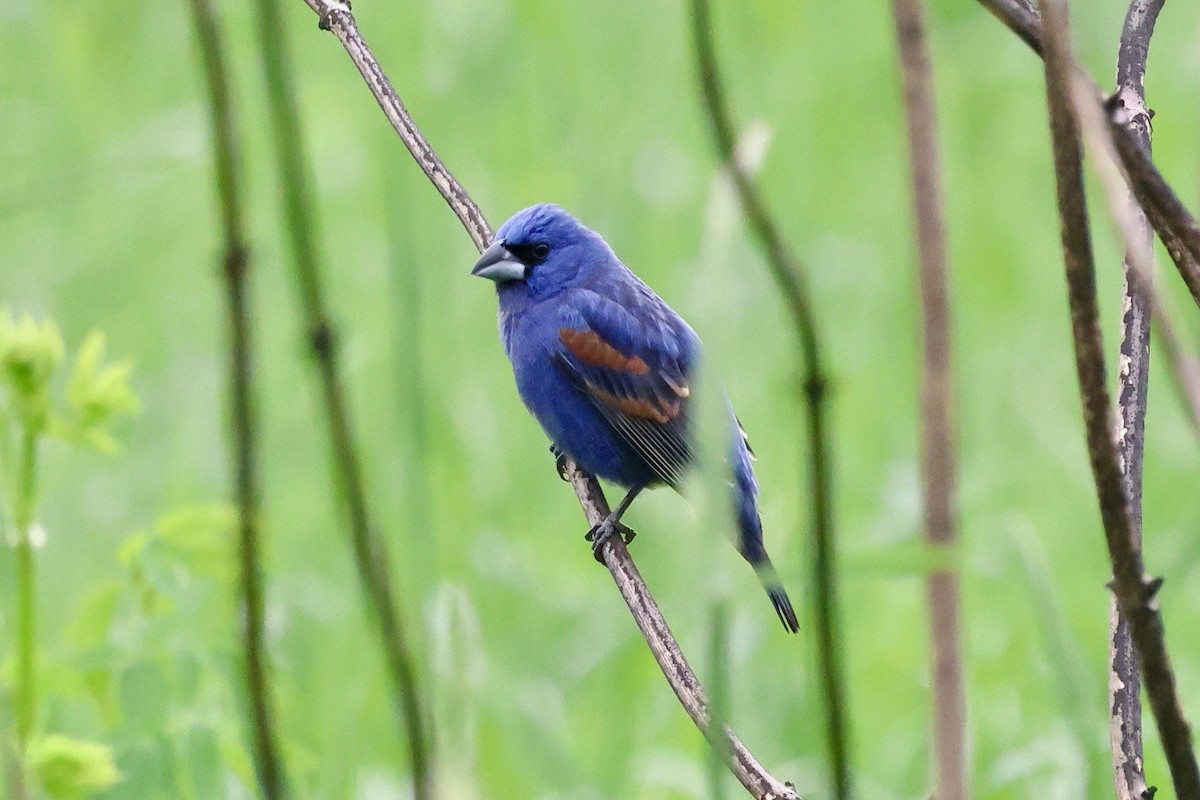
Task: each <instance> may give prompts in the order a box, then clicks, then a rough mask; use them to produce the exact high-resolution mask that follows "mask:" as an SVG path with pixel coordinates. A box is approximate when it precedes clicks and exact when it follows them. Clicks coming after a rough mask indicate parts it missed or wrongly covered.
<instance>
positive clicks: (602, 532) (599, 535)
mask: <svg viewBox="0 0 1200 800" xmlns="http://www.w3.org/2000/svg"><path fill="white" fill-rule="evenodd" d="M614 533H617V534H620V536H621V539H622V540H623V541H624V542H625V544H629V543H630V542H632V541H633V540H634V538H635V537H636V536H637V531H635V530H634V529H633V528H631V527H629V526H628V525H626V524H624V523H621V522H613V521H612V520H608V519H606V520H604V521H603V522H601V523H600V524H599V525H593V526H592V529H591V530H589V531H588V532H587V534H586V535H585V536H584V537H583V538H584V539H586V540H587V541H589V542H591V543H592V555H594V556H595V557H596V560H597V561H599V562H600V563H601V564H603V563H604V556H603V555H602V554H601V550H602V549H603V548H604V543H605V542H606V541H607V540H608V537H610V536H612V535H613V534H614Z"/></svg>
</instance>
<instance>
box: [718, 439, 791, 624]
mask: <svg viewBox="0 0 1200 800" xmlns="http://www.w3.org/2000/svg"><path fill="white" fill-rule="evenodd" d="M734 424H735V426H736V428H735V431H734V437H733V452H732V454H731V455H732V458H731V461H732V466H733V493H734V496H733V502H734V508H735V509H736V511H737V521H738V551H739V552H741V554H742V557H743V558H745V559H746V560H747V561H749V562H750V566H752V567H754V574H755V575H757V576H758V579H759V581H761V582H762V585H763V588H764V589H766V590H767V597H770V598H771V605H773V606H775V613H776V614H778V615H779V621H780V622H782V623H783V627H784V628H786V629H787V630H789V631H791V632H792V633H796V632H798V631H799V630H800V623H799V622H797V621H796V612H795V611H794V610H793V609H792V601H791V600H790V599H788V596H787V592H786V591H784V588H783V583H781V582H780V580H779V574H778V573H777V572H775V565H773V564H772V563H771V559H770V557H769V556H768V555H767V550H766V548H765V547H763V537H762V520H761V519H760V518H759V516H758V480H757V479H756V478H755V477H754V465H753V464H752V463H751V459H752V458H753V453H752V452H751V451H750V444H749V443H748V442H747V441H746V434H745V431H743V430H742V426H741V423H739V422H737V418H736V417H735V418H734Z"/></svg>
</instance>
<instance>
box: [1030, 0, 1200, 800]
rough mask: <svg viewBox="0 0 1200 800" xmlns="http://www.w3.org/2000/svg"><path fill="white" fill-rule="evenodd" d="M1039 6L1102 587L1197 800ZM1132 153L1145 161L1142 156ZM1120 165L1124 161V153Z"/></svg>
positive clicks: (1068, 127) (1079, 182) (1067, 65)
mask: <svg viewBox="0 0 1200 800" xmlns="http://www.w3.org/2000/svg"><path fill="white" fill-rule="evenodd" d="M1040 8H1041V12H1042V18H1043V20H1044V31H1043V32H1044V34H1045V39H1044V41H1045V45H1046V58H1045V75H1046V98H1047V105H1048V107H1049V113H1050V133H1051V144H1052V146H1053V153H1054V173H1055V184H1056V188H1057V193H1058V207H1059V218H1060V221H1061V226H1060V233H1061V237H1062V246H1063V258H1064V262H1065V266H1066V277H1067V300H1068V303H1069V306H1070V310H1071V334H1072V338H1073V340H1074V348H1075V367H1076V374H1077V376H1078V379H1079V391H1080V397H1081V399H1082V401H1083V420H1084V428H1085V432H1086V437H1087V446H1088V456H1089V460H1090V461H1091V466H1092V477H1093V480H1094V483H1095V487H1096V495H1097V500H1098V501H1099V505H1100V519H1101V522H1102V523H1103V526H1104V534H1105V543H1106V544H1107V546H1108V553H1109V560H1110V561H1111V563H1112V568H1113V580H1112V583H1111V584H1110V586H1111V588H1112V591H1113V594H1114V595H1115V596H1116V600H1117V603H1118V605H1119V606H1120V608H1121V612H1122V613H1123V614H1124V615H1125V616H1126V617H1127V618H1128V619H1129V630H1130V634H1131V636H1132V638H1133V644H1134V648H1135V649H1136V650H1137V654H1138V656H1139V658H1141V661H1142V679H1143V680H1144V681H1145V686H1146V695H1147V697H1148V699H1149V701H1150V706H1151V708H1152V709H1153V710H1154V717H1155V720H1156V722H1157V724H1158V732H1159V739H1160V741H1161V742H1162V745H1163V751H1164V754H1165V755H1166V758H1167V764H1168V766H1169V768H1170V770H1171V780H1172V782H1173V783H1174V784H1175V792H1176V795H1177V796H1178V797H1180V798H1189V800H1194V799H1195V798H1200V766H1198V765H1197V761H1196V754H1195V751H1194V749H1193V745H1192V733H1191V726H1190V724H1189V723H1188V720H1187V717H1186V715H1185V714H1184V711H1183V705H1182V703H1181V701H1180V698H1179V692H1178V687H1177V685H1176V682H1175V672H1174V668H1173V667H1172V665H1171V659H1170V655H1169V653H1168V651H1167V644H1166V635H1165V632H1164V629H1163V620H1162V615H1161V613H1160V612H1159V608H1158V602H1157V600H1156V597H1155V595H1156V593H1157V592H1158V589H1159V588H1160V586H1161V584H1162V581H1161V580H1151V579H1150V578H1148V577H1147V575H1146V571H1145V565H1144V563H1143V560H1142V550H1141V547H1140V546H1139V544H1138V543H1137V542H1136V541H1135V538H1134V533H1133V522H1132V520H1131V518H1130V510H1129V509H1130V502H1129V498H1128V496H1127V495H1126V492H1125V486H1124V484H1123V476H1122V471H1121V465H1120V463H1119V458H1118V453H1117V447H1116V442H1117V440H1118V438H1119V437H1118V436H1117V432H1116V430H1115V429H1114V424H1113V423H1114V416H1113V409H1112V404H1111V403H1110V401H1109V394H1108V386H1107V382H1106V380H1105V377H1104V343H1103V337H1102V336H1101V333H1100V319H1099V317H1100V313H1099V309H1098V307H1097V302H1096V276H1095V264H1094V259H1093V255H1092V245H1091V238H1090V234H1089V232H1088V218H1087V206H1086V201H1085V194H1084V187H1083V168H1082V162H1081V147H1080V141H1079V121H1078V119H1077V118H1076V114H1075V111H1074V108H1073V105H1072V102H1071V88H1070V87H1071V80H1072V79H1073V77H1074V76H1076V75H1078V74H1079V67H1078V65H1077V64H1076V62H1075V59H1074V56H1073V55H1072V54H1071V46H1070V35H1069V31H1068V23H1067V4H1066V2H1065V0H1041V5H1040ZM1090 90H1091V87H1089V92H1090ZM1110 130H1112V131H1113V138H1114V140H1116V142H1117V144H1118V145H1120V142H1121V140H1122V139H1124V138H1126V137H1127V133H1126V132H1125V130H1124V129H1123V128H1119V129H1114V128H1111V127H1110ZM1118 130H1119V131H1120V133H1117V131H1118ZM1139 155H1140V156H1142V157H1143V160H1144V154H1139ZM1122 160H1123V161H1124V160H1125V156H1124V155H1122ZM1126 163H1128V162H1126Z"/></svg>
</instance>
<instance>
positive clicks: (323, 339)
mask: <svg viewBox="0 0 1200 800" xmlns="http://www.w3.org/2000/svg"><path fill="white" fill-rule="evenodd" d="M333 340H334V336H333V328H332V327H330V325H329V321H328V320H321V321H320V322H318V323H317V324H316V325H313V327H312V330H311V331H310V332H309V334H308V341H309V345H311V347H312V349H313V352H315V353H316V354H317V355H318V356H319V357H321V358H328V357H329V356H330V355H332V353H333Z"/></svg>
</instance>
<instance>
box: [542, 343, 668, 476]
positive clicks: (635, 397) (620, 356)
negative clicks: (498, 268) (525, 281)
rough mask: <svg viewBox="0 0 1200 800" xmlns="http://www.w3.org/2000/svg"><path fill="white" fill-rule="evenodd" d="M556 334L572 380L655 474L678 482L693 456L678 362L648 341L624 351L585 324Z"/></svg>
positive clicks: (562, 359)
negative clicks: (633, 350)
mask: <svg viewBox="0 0 1200 800" xmlns="http://www.w3.org/2000/svg"><path fill="white" fill-rule="evenodd" d="M558 338H559V341H560V342H561V343H562V345H563V349H562V350H561V351H560V353H559V359H558V362H559V366H560V367H561V368H562V369H563V370H564V371H565V372H566V373H567V375H568V377H569V378H571V380H572V382H573V383H574V384H575V386H576V387H578V388H579V389H580V391H582V392H583V394H584V395H585V396H586V397H587V398H588V399H589V400H590V401H591V402H592V404H593V405H594V406H595V407H596V408H597V410H599V411H600V413H601V415H602V416H603V417H604V419H605V420H606V421H607V422H608V423H609V424H610V425H611V426H612V427H613V430H614V431H615V432H616V433H617V435H618V436H620V437H621V438H622V439H623V440H624V441H625V443H626V444H627V445H629V446H630V448H631V449H633V451H634V452H635V453H637V454H638V455H639V456H640V457H641V458H642V459H643V460H644V461H645V463H646V465H647V466H648V467H649V468H650V471H651V472H652V473H653V474H654V475H655V476H656V477H657V478H658V480H660V481H662V482H663V483H668V484H671V485H672V486H678V485H679V484H680V482H681V481H682V479H683V473H684V471H685V469H686V467H687V465H688V463H689V462H690V461H691V459H692V449H691V446H690V445H689V444H688V436H687V420H686V414H685V407H686V403H685V400H686V398H687V396H688V394H689V389H688V385H687V379H686V376H685V375H684V374H683V369H682V365H680V364H679V363H678V362H677V360H673V359H670V358H668V357H665V356H663V355H661V354H658V353H656V352H655V351H654V350H653V348H652V347H650V346H647V347H646V348H644V351H643V352H641V353H631V352H623V351H622V350H621V349H619V348H617V347H616V346H614V345H613V344H612V343H610V342H609V341H608V340H606V339H605V338H604V337H603V336H602V335H601V334H600V333H598V332H597V331H595V330H594V329H592V328H588V327H584V328H574V327H564V328H559V330H558ZM656 356H657V357H656Z"/></svg>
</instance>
